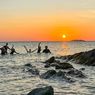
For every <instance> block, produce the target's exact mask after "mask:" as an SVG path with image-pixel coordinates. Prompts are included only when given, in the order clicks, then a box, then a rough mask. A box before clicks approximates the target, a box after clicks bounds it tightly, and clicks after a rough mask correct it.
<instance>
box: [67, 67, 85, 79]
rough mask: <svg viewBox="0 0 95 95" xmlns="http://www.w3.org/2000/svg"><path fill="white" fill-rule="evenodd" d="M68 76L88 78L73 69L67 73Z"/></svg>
mask: <svg viewBox="0 0 95 95" xmlns="http://www.w3.org/2000/svg"><path fill="white" fill-rule="evenodd" d="M67 75H71V76H75V77H79V78H86V75H85V74H84V73H82V71H79V70H77V69H71V70H69V71H68V72H67Z"/></svg>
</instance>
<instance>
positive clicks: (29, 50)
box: [24, 46, 37, 53]
mask: <svg viewBox="0 0 95 95" xmlns="http://www.w3.org/2000/svg"><path fill="white" fill-rule="evenodd" d="M24 48H25V50H26V52H27V53H33V52H34V51H36V50H37V49H34V50H33V51H31V49H27V47H26V46H24Z"/></svg>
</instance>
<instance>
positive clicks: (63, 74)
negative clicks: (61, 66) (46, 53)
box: [56, 71, 66, 78]
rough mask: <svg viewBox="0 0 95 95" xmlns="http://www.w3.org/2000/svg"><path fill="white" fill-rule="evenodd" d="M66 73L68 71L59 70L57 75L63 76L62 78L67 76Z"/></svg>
mask: <svg viewBox="0 0 95 95" xmlns="http://www.w3.org/2000/svg"><path fill="white" fill-rule="evenodd" d="M65 74H66V72H63V71H58V72H57V73H56V76H57V77H61V78H66V76H65Z"/></svg>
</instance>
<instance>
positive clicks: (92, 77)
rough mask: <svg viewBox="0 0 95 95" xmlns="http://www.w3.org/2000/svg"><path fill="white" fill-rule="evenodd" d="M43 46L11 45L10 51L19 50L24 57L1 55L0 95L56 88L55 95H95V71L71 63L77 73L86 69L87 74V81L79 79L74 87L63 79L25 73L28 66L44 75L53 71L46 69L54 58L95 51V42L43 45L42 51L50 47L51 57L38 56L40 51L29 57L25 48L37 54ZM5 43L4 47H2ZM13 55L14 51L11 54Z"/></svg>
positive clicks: (43, 43) (31, 43)
mask: <svg viewBox="0 0 95 95" xmlns="http://www.w3.org/2000/svg"><path fill="white" fill-rule="evenodd" d="M38 43H39V42H9V47H10V48H11V47H12V45H14V46H15V49H16V51H17V52H18V53H20V54H15V55H10V54H8V55H5V56H1V55H0V95H27V93H29V92H30V91H32V90H33V89H35V88H40V87H45V86H52V87H53V88H54V93H55V95H95V67H92V66H83V65H79V64H75V63H71V64H72V65H73V66H74V67H75V68H76V69H80V68H85V70H84V71H83V73H85V74H86V75H87V78H85V79H84V78H82V79H81V78H77V79H75V80H76V81H75V82H73V83H68V82H66V81H64V80H62V79H59V78H57V79H41V78H40V77H39V76H34V75H32V74H31V73H29V72H25V71H24V70H23V68H24V65H25V64H27V63H30V64H32V65H33V66H35V67H36V68H37V69H38V70H39V71H40V74H42V73H44V72H46V71H47V70H49V69H50V68H44V63H43V62H44V61H45V60H47V59H48V58H50V57H51V56H58V57H59V56H64V55H71V54H75V53H78V52H84V51H88V50H92V49H95V42H94V41H93V42H84V41H72V42H42V43H41V47H42V50H43V49H44V47H45V46H46V45H47V46H48V47H49V49H50V50H51V52H52V53H51V54H43V53H41V54H37V53H36V51H35V52H32V53H31V54H27V52H26V50H25V48H24V45H25V46H26V47H27V48H28V49H32V50H35V49H36V48H37V46H38ZM4 45H5V42H1V43H0V47H2V46H4ZM8 52H10V50H9V51H8Z"/></svg>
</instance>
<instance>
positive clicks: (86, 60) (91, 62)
mask: <svg viewBox="0 0 95 95" xmlns="http://www.w3.org/2000/svg"><path fill="white" fill-rule="evenodd" d="M60 58H62V59H64V60H67V61H70V60H72V61H75V63H77V64H83V65H88V66H95V49H93V50H90V51H86V52H80V53H76V54H74V55H68V56H63V57H60Z"/></svg>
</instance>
